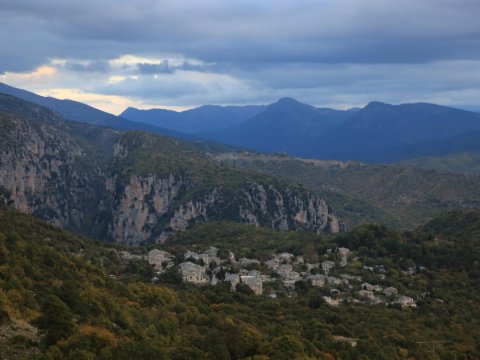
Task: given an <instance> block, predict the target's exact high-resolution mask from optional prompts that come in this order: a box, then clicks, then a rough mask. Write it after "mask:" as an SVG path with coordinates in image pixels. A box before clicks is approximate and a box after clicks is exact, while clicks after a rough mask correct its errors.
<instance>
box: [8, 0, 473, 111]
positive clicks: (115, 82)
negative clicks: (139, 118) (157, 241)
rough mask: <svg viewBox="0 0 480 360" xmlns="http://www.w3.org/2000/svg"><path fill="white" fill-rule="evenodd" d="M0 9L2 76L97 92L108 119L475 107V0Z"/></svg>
mask: <svg viewBox="0 0 480 360" xmlns="http://www.w3.org/2000/svg"><path fill="white" fill-rule="evenodd" d="M1 3H2V5H1V7H0V16H1V18H2V22H0V45H1V46H0V74H2V75H0V81H4V82H7V83H9V84H11V85H14V86H20V87H24V88H27V89H29V90H32V91H39V92H42V93H45V94H46V93H52V94H53V93H55V94H56V95H57V96H59V95H60V96H61V95H62V91H61V90H62V89H63V91H64V92H63V94H65V96H66V95H67V94H68V96H70V97H72V95H74V97H75V96H76V99H79V96H80V95H79V94H82V93H83V94H84V96H83V98H86V97H88V98H89V99H90V100H88V101H87V102H89V103H93V102H94V101H93V100H92V99H93V98H94V96H95V95H98V100H99V101H98V102H97V103H95V105H97V106H100V107H102V108H103V109H107V110H110V111H114V112H118V111H121V110H122V109H121V106H123V104H124V103H129V102H130V103H131V104H133V105H136V106H141V107H148V106H165V105H170V106H177V107H189V106H195V105H199V104H203V103H219V104H235V103H264V102H269V101H273V100H275V99H276V98H278V97H280V96H293V97H297V98H299V100H302V101H305V102H310V103H313V104H316V105H323V106H336V107H348V106H356V105H362V104H364V103H366V102H368V101H370V100H380V101H388V102H393V103H399V102H405V101H436V102H441V103H444V104H448V105H457V106H476V105H478V103H477V99H478V98H479V97H478V95H479V93H480V67H479V66H480V21H478V14H480V2H478V1H477V0H423V1H421V2H420V1H418V0H417V1H412V0H405V1H401V2H398V1H396V2H394V1H386V0H362V1H358V0H297V1H282V0H263V1H252V0H243V1H229V0H202V1H199V0H184V1H163V0H137V1H124V0H103V1H102V2H101V4H99V3H98V1H92V0H83V1H82V2H70V1H63V0H43V1H36V0H2V1H1ZM46 69H49V70H48V71H47V70H46ZM75 94H77V95H75ZM87 94H88V96H86V95H87ZM109 99H116V100H115V101H113V100H112V101H111V102H110V100H109ZM119 99H121V100H119Z"/></svg>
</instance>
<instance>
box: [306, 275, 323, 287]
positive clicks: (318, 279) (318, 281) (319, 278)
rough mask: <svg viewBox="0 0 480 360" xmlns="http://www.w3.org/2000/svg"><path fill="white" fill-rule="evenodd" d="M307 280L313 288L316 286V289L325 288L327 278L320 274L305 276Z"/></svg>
mask: <svg viewBox="0 0 480 360" xmlns="http://www.w3.org/2000/svg"><path fill="white" fill-rule="evenodd" d="M307 280H310V281H311V282H312V285H313V286H318V287H323V286H325V283H326V282H327V278H326V277H325V276H323V275H320V274H317V275H309V276H307Z"/></svg>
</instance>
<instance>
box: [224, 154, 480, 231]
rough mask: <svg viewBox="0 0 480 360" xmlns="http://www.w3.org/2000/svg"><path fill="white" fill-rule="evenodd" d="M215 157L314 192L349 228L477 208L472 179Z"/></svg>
mask: <svg viewBox="0 0 480 360" xmlns="http://www.w3.org/2000/svg"><path fill="white" fill-rule="evenodd" d="M216 158H217V159H218V160H219V161H222V162H227V163H230V164H232V165H234V166H238V167H242V168H248V169H253V170H256V171H259V172H263V173H266V174H269V175H272V176H278V177H280V178H283V179H285V180H287V181H290V182H294V183H298V184H303V185H304V186H306V187H308V188H310V189H312V190H315V191H316V192H317V193H318V194H321V196H323V197H324V198H326V199H327V200H328V201H329V202H330V203H331V204H332V205H333V206H334V207H335V208H336V209H337V211H338V213H339V215H340V216H342V217H343V218H344V219H345V221H346V224H347V226H355V225H358V224H360V223H364V222H374V223H377V224H386V225H389V226H393V227H396V228H403V229H412V228H414V227H416V226H419V225H421V224H423V223H425V222H426V221H428V220H429V219H431V218H433V217H434V216H436V215H438V214H440V213H441V212H444V211H448V210H454V209H466V208H473V209H478V208H480V178H478V177H477V176H472V175H464V174H453V173H444V172H437V171H433V170H423V169H418V168H415V167H412V166H391V165H369V164H362V163H355V162H335V161H316V160H303V159H298V158H291V157H288V156H282V155H259V154H252V153H237V154H224V155H217V157H216Z"/></svg>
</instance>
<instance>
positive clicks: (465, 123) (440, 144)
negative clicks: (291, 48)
mask: <svg viewBox="0 0 480 360" xmlns="http://www.w3.org/2000/svg"><path fill="white" fill-rule="evenodd" d="M0 92H3V93H6V94H10V95H13V96H16V97H19V98H21V99H24V100H28V101H31V102H33V103H36V104H39V105H43V106H46V107H49V108H50V109H53V110H55V111H57V112H59V113H60V114H62V115H63V116H64V117H65V118H67V119H70V120H74V121H80V122H89V123H92V124H96V125H103V126H108V127H112V128H114V129H120V130H145V131H149V132H153V133H158V134H163V135H167V136H173V137H177V138H181V139H196V140H210V141H214V142H219V143H224V144H227V145H233V146H237V147H242V148H246V149H251V150H256V151H261V152H268V153H275V152H282V153H283V152H285V153H288V154H291V155H295V156H301V157H305V158H316V159H332V160H356V161H363V162H376V163H379V162H380V163H381V162H384V163H388V162H398V161H403V160H407V159H415V158H420V157H422V158H425V157H438V156H448V155H452V154H457V153H465V152H469V153H480V113H476V112H471V111H465V110H460V109H455V108H451V107H446V106H440V105H434V104H426V103H416V104H402V105H389V104H384V103H380V102H371V103H369V104H368V105H367V106H365V107H364V108H361V109H358V108H354V109H350V110H333V109H327V108H316V107H314V106H311V105H307V104H303V103H300V102H298V101H296V100H294V99H291V98H283V99H280V100H279V101H277V102H276V103H273V104H270V105H247V106H216V105H204V106H201V107H198V108H195V109H191V110H186V111H182V112H175V111H170V110H164V109H151V110H138V109H135V108H131V107H130V108H127V109H126V110H125V111H124V112H123V113H122V114H121V116H115V115H112V114H108V113H106V112H103V111H100V110H97V109H95V108H92V107H90V106H88V105H85V104H82V103H79V102H76V101H71V100H58V99H54V98H50V97H42V96H38V95H36V94H33V93H31V92H27V91H24V90H20V89H16V88H13V87H10V86H8V85H5V84H1V83H0Z"/></svg>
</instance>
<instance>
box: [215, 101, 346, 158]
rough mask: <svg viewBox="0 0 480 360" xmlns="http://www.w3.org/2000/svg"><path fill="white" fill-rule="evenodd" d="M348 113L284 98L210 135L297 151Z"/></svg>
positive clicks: (257, 147) (247, 145)
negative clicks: (318, 107) (248, 117)
mask: <svg viewBox="0 0 480 360" xmlns="http://www.w3.org/2000/svg"><path fill="white" fill-rule="evenodd" d="M349 114H350V113H349V112H344V111H337V110H331V109H316V108H314V107H313V106H310V105H307V104H302V103H299V102H298V101H296V100H294V99H290V98H283V99H280V100H279V101H278V102H276V103H274V104H271V105H269V106H268V107H267V108H266V109H265V110H264V111H262V112H261V113H259V114H258V115H256V116H254V117H253V118H251V119H249V120H247V121H245V122H243V123H241V124H239V125H237V126H234V127H231V128H229V129H227V130H225V131H222V132H220V133H218V134H213V135H212V136H213V138H214V139H215V140H217V141H222V142H226V143H227V144H233V145H238V146H243V147H245V148H250V149H255V150H258V151H263V152H289V153H297V152H298V151H299V149H301V148H302V146H303V145H304V143H305V142H306V141H308V140H309V139H312V138H314V137H316V136H320V135H321V134H323V133H325V132H327V131H328V130H330V129H332V128H334V127H335V126H338V125H339V124H340V123H341V122H342V121H344V120H345V119H346V118H347V117H348V116H349Z"/></svg>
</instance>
